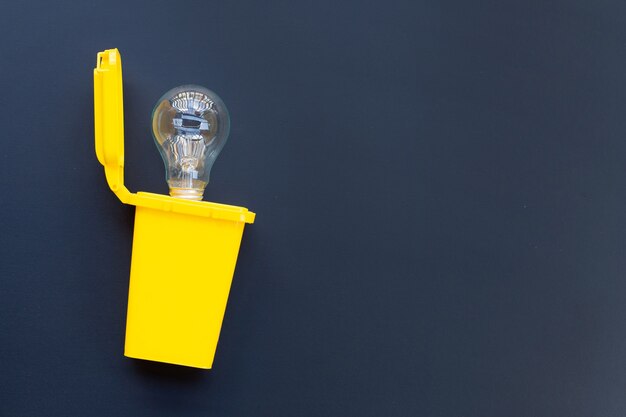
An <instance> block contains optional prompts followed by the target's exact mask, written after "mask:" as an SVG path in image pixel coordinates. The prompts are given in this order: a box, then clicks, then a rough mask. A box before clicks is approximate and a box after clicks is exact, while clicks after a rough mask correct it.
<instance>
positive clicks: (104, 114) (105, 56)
mask: <svg viewBox="0 0 626 417" xmlns="http://www.w3.org/2000/svg"><path fill="white" fill-rule="evenodd" d="M93 82H94V116H95V117H94V118H95V137H96V155H97V157H98V161H100V163H101V164H102V165H103V166H104V172H105V174H106V179H107V182H108V184H109V187H110V188H111V190H112V191H113V192H114V193H115V194H116V195H117V196H118V198H119V199H120V200H121V201H122V202H123V203H125V204H131V205H134V206H141V207H149V208H153V209H158V210H163V211H171V212H176V213H181V214H190V215H195V216H203V217H212V218H215V219H223V220H231V221H242V222H246V223H253V222H254V217H255V214H254V213H253V212H251V211H249V210H248V209H246V208H244V207H237V206H229V205H225V204H218V203H211V202H207V201H186V200H181V199H177V198H173V197H170V196H166V195H161V194H152V193H144V192H139V193H137V194H134V193H131V192H130V191H128V189H127V188H126V187H125V186H124V97H123V87H122V58H121V56H120V53H119V51H118V50H117V49H107V50H106V51H102V52H99V53H98V58H97V62H96V68H95V69H94V71H93Z"/></svg>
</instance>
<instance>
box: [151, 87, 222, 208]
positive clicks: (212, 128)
mask: <svg viewBox="0 0 626 417" xmlns="http://www.w3.org/2000/svg"><path fill="white" fill-rule="evenodd" d="M229 130H230V118H229V116H228V110H227V109H226V106H225V105H224V103H223V102H222V100H221V99H220V98H219V96H218V95H217V94H215V93H214V92H213V91H211V90H209V89H206V88H204V87H200V86H199V85H184V86H181V87H176V88H173V89H171V90H170V91H168V92H167V93H165V94H164V95H163V97H161V99H160V100H159V101H158V103H157V104H156V106H155V107H154V110H153V111H152V134H153V136H154V141H155V142H156V144H157V147H158V148H159V152H160V153H161V156H162V157H163V162H164V163H165V170H166V175H165V177H166V179H167V184H168V185H169V187H170V195H171V196H172V197H177V198H184V199H187V200H202V196H203V194H204V188H205V187H206V185H207V184H208V183H209V175H210V174H211V167H212V166H213V163H214V162H215V159H216V158H217V156H218V155H219V153H220V151H221V150H222V148H223V147H224V144H225V143H226V140H227V139H228V132H229Z"/></svg>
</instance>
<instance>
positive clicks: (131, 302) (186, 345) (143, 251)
mask: <svg viewBox="0 0 626 417" xmlns="http://www.w3.org/2000/svg"><path fill="white" fill-rule="evenodd" d="M123 113H124V110H123V89H122V61H121V57H120V54H119V52H118V50H117V49H109V50H106V51H103V52H100V53H98V58H97V64H96V68H95V69H94V114H95V140H96V143H95V145H96V155H97V157H98V161H100V163H101V164H102V165H103V166H104V171H105V174H106V179H107V182H108V184H109V187H110V188H111V190H112V191H113V192H114V193H115V194H116V195H117V196H118V198H119V199H120V200H121V201H122V202H123V203H126V204H131V205H135V206H137V210H136V213H135V232H134V238H133V254H132V261H131V272H130V290H129V297H128V316H127V323H126V346H125V351H124V354H125V355H126V356H128V357H131V358H138V359H147V360H153V361H159V362H167V363H174V364H178V365H186V366H193V367H197V368H206V369H208V368H211V366H212V364H213V358H214V355H215V349H216V347H217V341H218V338H219V333H220V329H221V327H222V319H223V317H224V311H225V308H226V302H227V300H228V293H229V291H230V284H231V282H232V277H233V272H234V269H235V263H236V261H237V255H238V253H239V245H240V243H241V237H242V234H243V229H244V225H245V224H246V223H253V222H254V218H255V214H254V213H253V212H251V211H249V210H248V209H246V208H243V207H237V206H229V205H224V204H218V203H211V202H206V201H186V200H181V199H176V198H173V197H170V196H166V195H160V194H152V193H145V192H138V193H136V194H135V193H131V192H130V191H129V190H128V189H127V188H126V187H125V186H124V116H123Z"/></svg>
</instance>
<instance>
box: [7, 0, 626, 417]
mask: <svg viewBox="0 0 626 417" xmlns="http://www.w3.org/2000/svg"><path fill="white" fill-rule="evenodd" d="M625 21H626V3H624V2H623V1H597V0H596V1H574V0H552V1H547V0H541V1H528V0H519V1H507V0H504V1H503V0H493V1H486V0H480V1H465V0H418V1H415V0H412V1H409V0H407V1H387V2H378V1H376V2H374V1H336V0H333V1H327V0H319V1H314V2H307V1H293V0H291V1H277V2H268V3H266V2H261V1H244V2H239V1H223V2H191V1H172V0H169V1H148V0H145V1H128V0H127V1H117V0H109V1H93V0H87V1H80V2H79V1H60V2H51V1H13V2H3V3H2V5H1V6H0V92H1V94H2V99H1V103H2V111H1V112H0V126H2V132H3V133H2V139H1V143H2V145H1V152H0V190H1V192H2V197H0V214H1V216H2V230H1V234H0V251H1V252H0V255H1V258H0V259H1V263H0V415H2V416H73V415H89V416H96V415H102V416H113V415H119V416H130V415H151V416H172V415H176V416H199V415H207V416H229V417H232V416H376V417H381V416H568V417H571V416H603V417H607V416H624V415H625V414H626V395H625V393H626V279H625V278H626V277H625V272H626V245H625V243H626V172H625V168H624V167H625V162H626V140H625V139H626V117H624V115H625V113H626V25H625V24H624V22H625ZM111 47H117V48H119V49H120V51H121V53H122V56H123V59H124V77H125V78H124V80H125V106H126V108H125V118H126V119H125V120H126V162H127V170H126V174H127V178H126V182H127V185H128V186H129V188H130V189H131V190H133V191H139V190H143V191H152V192H159V193H167V187H166V184H165V181H164V171H163V166H162V162H161V159H160V156H159V154H158V152H157V150H156V148H155V146H154V144H153V142H152V138H151V135H150V130H149V129H150V112H151V109H152V106H153V104H154V103H155V102H156V100H157V99H158V98H159V97H160V96H161V94H163V93H164V92H165V91H167V90H168V89H170V88H172V87H174V86H177V85H180V84H185V83H197V84H201V85H205V86H207V87H209V88H211V89H213V90H214V91H216V92H217V93H218V94H220V95H221V97H222V98H223V99H224V101H225V102H226V103H227V105H228V107H229V109H230V112H231V115H232V134H231V138H230V141H229V143H228V144H227V145H226V147H225V149H224V152H223V153H222V155H221V156H220V158H219V160H218V162H217V163H216V165H215V168H214V170H213V173H212V182H211V184H210V185H209V188H208V190H207V194H206V197H207V198H208V199H209V200H212V201H217V202H222V203H228V204H236V205H242V206H246V207H249V208H250V209H252V210H254V211H255V212H257V213H258V216H257V222H256V223H255V224H254V225H252V226H249V227H248V228H247V229H246V232H245V234H244V240H243V242H242V248H241V252H240V257H239V261H238V266H237V271H236V273H235V278H234V281H233V286H232V291H231V295H230V299H229V305H228V308H227V311H226V317H225V321H224V325H223V329H222V335H221V339H220V344H219V347H218V351H217V356H216V360H215V367H214V369H213V370H211V371H208V372H207V371H197V370H194V369H188V368H181V367H176V366H168V365H162V364H155V363H149V362H141V361H134V360H130V359H127V358H125V357H123V356H122V352H123V342H124V326H125V315H126V311H125V309H126V300H127V290H128V275H129V262H130V254H131V240H132V227H133V226H132V222H133V213H134V209H133V208H132V207H129V206H123V205H122V204H121V203H120V202H119V201H118V200H117V199H116V197H115V196H114V195H113V194H112V193H111V192H110V190H109V189H108V188H107V185H106V182H105V179H104V173H103V169H102V167H101V166H100V165H99V164H98V162H97V161H96V158H95V155H94V149H93V110H92V101H93V95H92V68H93V67H94V65H95V62H96V53H97V52H98V51H100V50H103V49H106V48H111ZM168 250H169V251H170V254H171V256H172V258H173V259H175V258H177V257H178V256H177V254H178V253H179V252H178V251H179V250H180V251H184V248H181V249H176V247H175V245H173V248H171V249H168ZM207 268H209V265H207Z"/></svg>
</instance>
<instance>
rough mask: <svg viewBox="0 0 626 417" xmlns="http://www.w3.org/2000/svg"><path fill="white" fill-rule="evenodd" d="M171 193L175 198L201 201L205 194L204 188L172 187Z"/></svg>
mask: <svg viewBox="0 0 626 417" xmlns="http://www.w3.org/2000/svg"><path fill="white" fill-rule="evenodd" d="M170 195H171V196H172V197H175V198H181V199H183V200H193V201H201V200H202V197H203V195H204V190H199V189H197V188H174V187H171V188H170Z"/></svg>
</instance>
